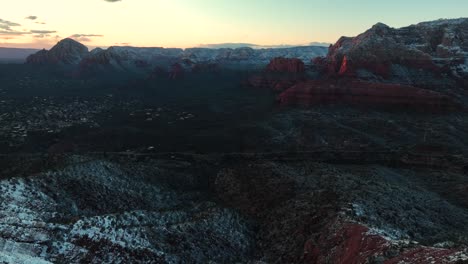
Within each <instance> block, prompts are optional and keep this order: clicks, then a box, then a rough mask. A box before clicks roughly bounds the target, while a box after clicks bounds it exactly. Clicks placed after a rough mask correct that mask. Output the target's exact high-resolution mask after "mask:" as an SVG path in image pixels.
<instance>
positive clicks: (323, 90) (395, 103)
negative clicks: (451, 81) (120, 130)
mask: <svg viewBox="0 0 468 264" xmlns="http://www.w3.org/2000/svg"><path fill="white" fill-rule="evenodd" d="M278 100H279V104H280V105H283V106H288V105H300V106H313V105H319V104H350V105H355V106H373V107H382V108H390V109H400V110H402V109H413V110H421V111H429V112H434V111H435V112H438V111H452V110H459V109H461V106H460V105H459V104H458V103H457V102H455V101H454V100H452V99H451V98H450V97H448V96H445V95H442V94H440V93H438V92H434V91H431V90H426V89H421V88H417V87H412V86H406V85H399V84H385V83H372V82H364V81H358V80H349V81H348V80H337V81H336V80H328V81H306V82H301V83H298V84H296V85H295V86H293V87H291V88H289V89H287V90H286V91H284V92H283V93H281V94H280V95H279V96H278Z"/></svg>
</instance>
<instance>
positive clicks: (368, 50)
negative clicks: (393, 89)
mask: <svg viewBox="0 0 468 264" xmlns="http://www.w3.org/2000/svg"><path fill="white" fill-rule="evenodd" d="M467 54H468V19H452V20H438V21H433V22H425V23H420V24H417V25H412V26H409V27H404V28H399V29H395V28H390V27H389V26H387V25H385V24H382V23H378V24H376V25H374V26H373V27H372V28H371V29H369V30H367V31H366V32H364V33H362V34H360V35H358V36H356V37H352V38H351V37H342V38H340V39H339V40H338V41H337V42H336V44H334V45H333V46H331V47H330V48H329V52H328V55H327V56H326V60H325V63H324V64H325V67H324V68H325V71H326V72H327V73H328V74H329V75H331V76H355V77H359V78H364V79H366V78H367V79H368V78H374V79H375V78H377V79H388V80H392V81H394V82H404V83H412V84H420V85H424V84H427V85H428V86H430V83H431V82H434V79H437V78H441V77H442V76H446V75H448V76H449V78H454V79H457V80H458V79H466V78H467V76H468V75H467V73H468V72H467V70H466V69H467V66H466V65H467V64H466V61H465V59H464V58H466V56H467ZM317 62H318V64H321V65H322V66H323V65H324V64H323V63H322V62H323V61H322V62H321V61H317ZM420 71H423V72H424V73H425V74H424V78H422V77H421V73H420ZM419 77H421V78H419Z"/></svg>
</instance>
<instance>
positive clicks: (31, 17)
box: [25, 16, 37, 20]
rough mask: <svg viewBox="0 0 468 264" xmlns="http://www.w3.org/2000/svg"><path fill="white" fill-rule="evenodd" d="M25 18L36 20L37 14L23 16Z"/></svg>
mask: <svg viewBox="0 0 468 264" xmlns="http://www.w3.org/2000/svg"><path fill="white" fill-rule="evenodd" d="M25 19H29V20H36V19H37V16H27V17H25Z"/></svg>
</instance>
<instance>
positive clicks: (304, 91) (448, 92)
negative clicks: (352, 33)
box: [249, 19, 468, 112]
mask: <svg viewBox="0 0 468 264" xmlns="http://www.w3.org/2000/svg"><path fill="white" fill-rule="evenodd" d="M467 32H468V19H457V20H441V21H435V22H426V23H421V24H418V25H415V26H410V27H406V28H401V29H394V28H390V27H388V26H386V25H384V24H381V23H379V24H376V25H375V26H373V27H372V28H371V29H369V30H368V31H366V32H365V33H363V34H361V35H358V36H357V37H354V38H350V37H342V38H341V39H339V40H338V42H337V43H336V44H334V45H332V46H330V48H329V50H328V54H327V56H325V57H317V58H314V59H313V60H312V67H313V69H315V70H318V71H319V72H320V75H319V77H318V78H310V77H307V75H306V74H305V72H306V71H305V70H303V69H304V68H303V67H297V66H294V64H295V63H297V62H296V61H295V60H293V59H280V58H278V59H275V60H272V61H271V63H270V65H268V66H267V67H266V70H265V72H266V73H264V74H263V75H256V76H252V77H251V79H250V80H249V82H250V84H251V85H252V86H255V87H264V88H265V87H267V88H270V89H273V90H275V91H280V92H282V93H281V94H280V95H279V96H278V102H279V104H280V105H288V106H294V105H301V106H314V105H319V104H348V105H355V106H361V107H362V106H366V107H383V108H387V109H391V108H393V109H408V110H409V109H412V110H420V111H426V110H429V111H442V112H445V111H456V110H462V109H463V108H464V107H462V106H461V104H460V103H459V102H457V100H458V98H457V97H459V96H454V95H456V94H458V95H460V93H462V92H463V89H464V88H466V87H467V84H468V65H467V61H466V60H465V58H466V56H467V54H468V35H467ZM272 69H273V70H272ZM299 69H300V70H299ZM298 72H300V73H301V74H298ZM267 73H269V74H267Z"/></svg>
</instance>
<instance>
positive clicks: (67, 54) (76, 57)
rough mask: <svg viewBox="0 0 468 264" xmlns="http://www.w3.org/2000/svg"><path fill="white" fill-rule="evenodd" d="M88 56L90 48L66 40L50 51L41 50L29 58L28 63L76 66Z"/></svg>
mask: <svg viewBox="0 0 468 264" xmlns="http://www.w3.org/2000/svg"><path fill="white" fill-rule="evenodd" d="M86 56H88V48H87V47H86V46H85V45H83V44H81V43H79V42H77V41H75V40H73V39H69V38H66V39H63V40H61V41H59V42H58V43H57V44H56V45H55V46H54V47H52V49H50V50H49V51H47V50H41V51H38V52H37V53H35V54H33V55H30V56H28V58H27V59H26V63H29V64H61V65H75V64H78V63H80V61H81V60H82V59H83V58H85V57H86Z"/></svg>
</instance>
